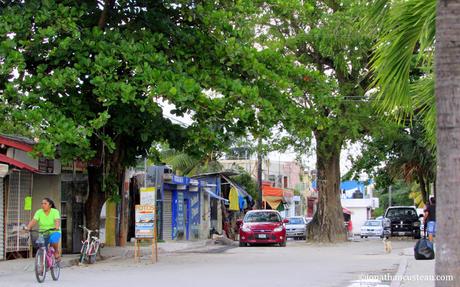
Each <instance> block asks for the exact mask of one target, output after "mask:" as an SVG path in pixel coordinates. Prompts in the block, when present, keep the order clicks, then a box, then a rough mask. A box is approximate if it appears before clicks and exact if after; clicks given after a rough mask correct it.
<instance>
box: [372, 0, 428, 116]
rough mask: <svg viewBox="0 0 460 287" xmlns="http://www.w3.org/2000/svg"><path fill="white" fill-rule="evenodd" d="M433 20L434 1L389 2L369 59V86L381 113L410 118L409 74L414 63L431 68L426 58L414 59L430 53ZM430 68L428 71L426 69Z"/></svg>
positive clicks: (412, 108) (411, 107) (411, 101)
mask: <svg viewBox="0 0 460 287" xmlns="http://www.w3.org/2000/svg"><path fill="white" fill-rule="evenodd" d="M435 17H436V0H408V1H396V2H392V7H391V9H390V10H389V11H388V12H387V15H386V17H385V20H384V23H383V28H382V35H381V37H380V39H379V41H378V42H377V44H376V45H375V54H374V56H373V57H372V60H371V65H372V66H371V69H372V72H373V74H374V82H373V85H374V86H375V87H376V88H377V89H378V91H379V92H378V95H377V97H378V100H379V101H377V102H378V103H379V105H380V107H381V109H382V110H384V111H386V112H389V113H390V114H392V115H394V116H395V117H396V118H397V119H403V118H406V117H407V116H408V115H409V116H411V115H412V112H413V110H414V101H413V98H412V97H411V93H410V72H411V67H413V66H414V60H415V61H416V63H415V64H421V62H424V60H425V63H424V64H427V65H431V63H430V61H428V63H426V59H430V57H426V56H424V57H422V56H419V57H414V51H416V50H417V51H418V52H419V54H426V53H432V47H433V43H434V29H435ZM429 69H430V68H429Z"/></svg>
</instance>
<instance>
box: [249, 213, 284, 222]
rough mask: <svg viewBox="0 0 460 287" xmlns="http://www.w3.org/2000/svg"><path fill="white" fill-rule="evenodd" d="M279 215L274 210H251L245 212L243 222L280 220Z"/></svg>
mask: <svg viewBox="0 0 460 287" xmlns="http://www.w3.org/2000/svg"><path fill="white" fill-rule="evenodd" d="M280 221H281V217H280V215H279V214H278V213H276V212H270V211H267V212H252V213H248V214H246V217H245V218H244V222H280Z"/></svg>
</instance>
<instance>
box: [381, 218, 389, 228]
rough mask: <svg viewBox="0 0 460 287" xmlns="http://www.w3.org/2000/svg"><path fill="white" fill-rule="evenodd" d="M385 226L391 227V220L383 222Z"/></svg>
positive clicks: (386, 219)
mask: <svg viewBox="0 0 460 287" xmlns="http://www.w3.org/2000/svg"><path fill="white" fill-rule="evenodd" d="M383 226H384V227H391V220H389V219H388V218H385V219H384V220H383Z"/></svg>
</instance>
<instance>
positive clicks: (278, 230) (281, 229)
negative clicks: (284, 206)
mask: <svg viewBox="0 0 460 287" xmlns="http://www.w3.org/2000/svg"><path fill="white" fill-rule="evenodd" d="M273 231H274V232H280V231H283V226H282V225H280V226H278V227H276V228H275V229H273Z"/></svg>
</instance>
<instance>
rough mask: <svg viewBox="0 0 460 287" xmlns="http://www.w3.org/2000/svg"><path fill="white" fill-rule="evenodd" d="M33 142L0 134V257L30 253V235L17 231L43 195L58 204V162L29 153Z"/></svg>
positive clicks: (27, 219)
mask: <svg viewBox="0 0 460 287" xmlns="http://www.w3.org/2000/svg"><path fill="white" fill-rule="evenodd" d="M34 144H35V143H34V142H33V141H31V140H29V139H26V138H22V137H16V136H6V135H0V164H2V166H3V170H4V172H3V177H1V180H0V184H1V188H0V194H1V197H2V201H0V202H1V203H2V209H3V210H1V209H0V212H1V216H0V225H1V228H0V231H2V233H1V234H2V242H0V247H2V248H1V250H0V255H2V254H3V255H2V257H0V259H2V258H3V259H14V258H18V257H28V256H30V251H31V244H30V243H31V242H30V239H29V235H28V234H24V233H22V232H19V231H20V230H21V229H22V228H23V226H25V225H26V224H27V223H28V222H29V221H30V220H31V219H32V217H33V212H35V211H36V210H38V209H39V208H40V202H41V200H42V199H43V198H44V197H49V198H51V199H53V200H54V201H55V203H56V206H57V208H58V209H60V208H61V188H60V187H61V185H60V170H61V166H60V162H59V161H58V160H49V159H45V158H38V159H36V158H33V157H31V156H30V155H29V152H31V151H32V150H33V145H34ZM5 166H7V168H6V167H5ZM5 170H6V172H5ZM2 221H3V222H2ZM2 245H3V246H2Z"/></svg>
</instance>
